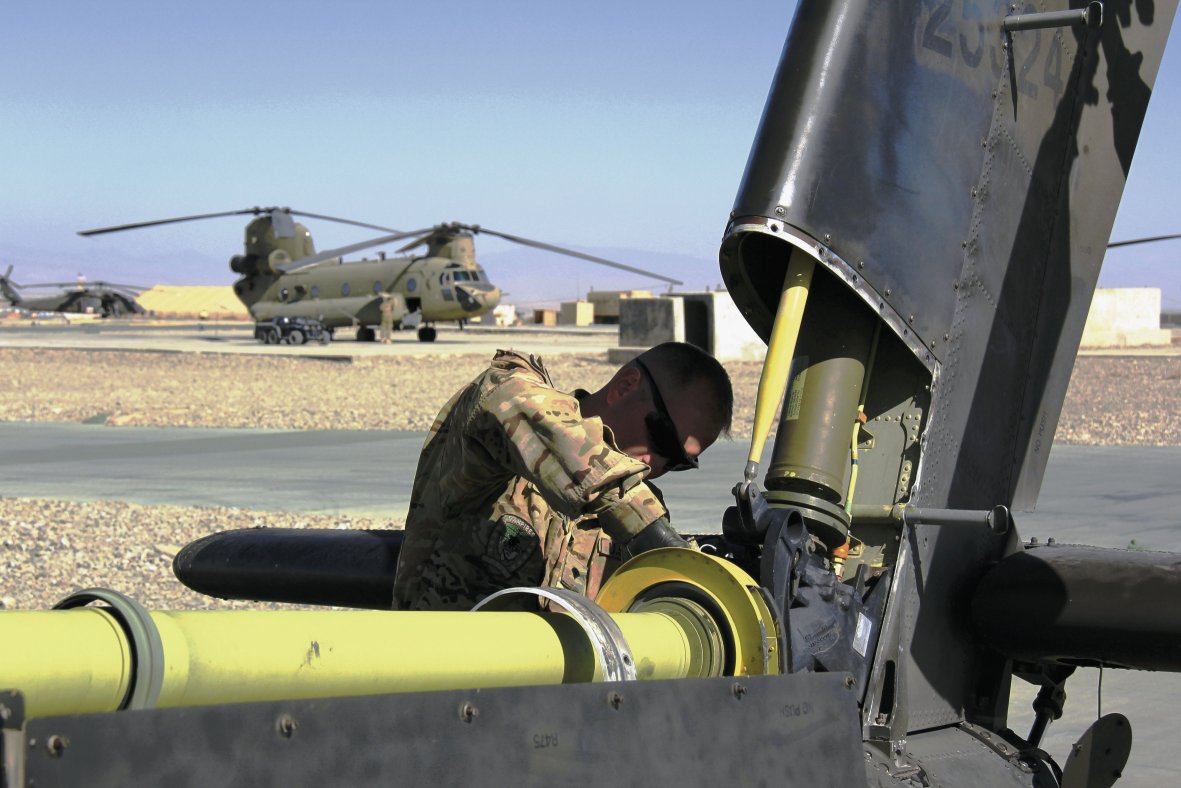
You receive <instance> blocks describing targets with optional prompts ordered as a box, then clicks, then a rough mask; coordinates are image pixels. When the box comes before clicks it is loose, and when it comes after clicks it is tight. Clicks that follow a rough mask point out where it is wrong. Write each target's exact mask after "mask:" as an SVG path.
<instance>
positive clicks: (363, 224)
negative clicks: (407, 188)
mask: <svg viewBox="0 0 1181 788" xmlns="http://www.w3.org/2000/svg"><path fill="white" fill-rule="evenodd" d="M289 213H290V214H291V215H292V216H307V217H308V218H310V219H323V220H325V221H329V222H337V223H339V224H351V225H352V226H354V227H364V228H365V229H367V230H381V231H382V232H383V233H400V232H402V231H401V230H395V229H394V228H393V227H382V226H381V225H380V224H368V223H366V222H354V221H353V220H352V219H341V218H339V217H336V216H324V215H323V214H319V213H308V212H307V211H289Z"/></svg>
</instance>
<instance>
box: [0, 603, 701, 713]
mask: <svg viewBox="0 0 1181 788" xmlns="http://www.w3.org/2000/svg"><path fill="white" fill-rule="evenodd" d="M151 616H152V620H153V621H154V622H155V624H156V627H157V629H158V630H159V632H160V639H161V641H162V643H163V652H164V665H165V667H164V681H163V686H162V687H161V690H160V695H159V698H158V700H157V702H156V706H157V707H170V706H195V705H206V704H214V703H230V702H245V701H261V700H280V699H297V698H316V697H339V696H348V695H363V694H370V693H392V692H414V691H421V690H434V689H462V688H469V687H472V688H474V687H506V686H523V685H531V684H557V683H562V682H575V681H590V680H592V679H597V678H601V677H600V676H599V671H598V669H597V663H596V660H595V657H594V653H593V651H592V648H591V646H590V643H589V641H588V639H587V636H586V634H585V633H584V632H583V631H582V629H581V628H580V627H579V625H578V624H577V622H575V621H574V620H573V619H572V618H571V617H569V616H567V615H564V614H560V613H553V614H537V613H498V612H483V611H482V612H478V613H456V612H440V613H435V612H391V611H318V610H317V611H299V610H292V611H241V610H230V611H186V612H155V613H152V614H151ZM612 617H613V618H614V619H615V621H616V623H617V624H618V625H619V627H620V629H621V630H622V632H623V635H624V638H625V639H626V640H627V642H628V645H629V646H630V648H631V651H632V654H633V656H634V658H635V664H636V668H637V673H638V674H639V678H643V679H649V678H652V679H657V678H681V677H685V676H686V675H688V671H689V669H690V664H691V663H692V661H693V655H692V654H691V653H690V652H691V641H690V638H689V637H688V636H687V635H686V632H685V630H684V629H683V628H682V626H681V625H680V624H678V623H677V621H676V620H675V619H674V618H672V617H670V616H667V615H664V614H662V613H625V614H614V615H613V616H612ZM0 642H3V643H4V644H5V647H4V648H3V649H0V686H2V687H3V688H5V689H18V690H20V691H21V692H22V693H24V695H25V703H26V713H27V714H28V716H30V717H44V716H52V715H59V714H76V713H83V712H95V711H112V710H115V709H117V708H119V706H120V705H121V703H122V702H123V699H124V698H125V696H126V695H127V694H128V691H129V689H130V685H131V681H132V664H131V663H132V660H131V647H130V645H129V643H128V640H127V637H126V635H125V634H124V632H123V630H122V628H121V627H120V626H119V625H118V623H117V622H116V621H115V620H114V619H113V618H112V617H111V615H110V614H108V613H107V612H106V611H105V610H103V609H101V608H78V609H73V610H47V611H6V612H3V613H0Z"/></svg>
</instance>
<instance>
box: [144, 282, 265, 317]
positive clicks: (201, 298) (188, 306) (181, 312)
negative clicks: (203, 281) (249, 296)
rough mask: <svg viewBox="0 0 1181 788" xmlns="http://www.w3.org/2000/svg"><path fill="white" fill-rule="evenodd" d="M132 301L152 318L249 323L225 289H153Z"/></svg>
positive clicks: (241, 307) (208, 287) (239, 304)
mask: <svg viewBox="0 0 1181 788" xmlns="http://www.w3.org/2000/svg"><path fill="white" fill-rule="evenodd" d="M135 300H136V301H138V302H139V305H140V306H142V307H143V308H144V309H145V310H147V312H148V313H149V314H154V315H155V316H156V317H181V318H201V317H205V318H209V319H218V320H249V319H250V313H249V312H247V311H246V307H245V306H243V305H242V302H241V301H239V300H238V296H236V295H234V289H233V288H232V287H229V286H225V287H214V286H209V285H185V286H181V285H156V286H155V287H153V288H152V289H150V290H145V291H144V292H142V293H140V294H139V295H138V296H137V297H136V299H135Z"/></svg>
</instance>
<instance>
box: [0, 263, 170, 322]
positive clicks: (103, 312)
mask: <svg viewBox="0 0 1181 788" xmlns="http://www.w3.org/2000/svg"><path fill="white" fill-rule="evenodd" d="M46 289H49V290H53V291H55V292H51V293H44V292H37V293H34V294H32V295H30V294H28V293H22V292H18V291H22V290H25V291H27V290H34V291H43V290H46ZM146 289H147V288H146V287H138V286H136V285H120V284H115V283H113V282H104V281H94V282H88V281H86V280H85V279H84V278H81V277H79V279H78V280H77V281H76V282H38V283H36V284H27V285H20V284H17V283H16V282H14V281H12V266H11V265H10V266H8V270H6V271H5V272H4V275H3V276H0V295H2V296H3V297H4V298H6V299H8V302H9V303H10V304H11V305H12V306H14V307H16V308H17V309H24V310H26V311H29V312H61V313H69V314H82V315H85V314H91V315H99V316H100V317H123V316H125V315H139V314H143V311H144V309H143V307H141V306H140V305H139V303H138V302H136V300H135V297H136V296H138V295H139V294H140V293H142V292H143V291H144V290H146Z"/></svg>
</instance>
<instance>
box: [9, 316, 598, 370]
mask: <svg viewBox="0 0 1181 788" xmlns="http://www.w3.org/2000/svg"><path fill="white" fill-rule="evenodd" d="M437 329H438V338H437V339H436V340H435V341H434V342H419V341H418V337H417V336H416V332H415V330H414V329H410V328H408V329H403V330H401V331H395V332H394V336H393V342H391V343H390V344H388V345H383V344H381V343H380V342H357V341H356V339H355V336H356V332H355V331H354V330H353V329H351V328H342V329H338V330H337V331H336V337H335V339H334V340H333V341H332V342H329V343H327V344H320V343H319V342H309V343H308V344H306V345H264V344H262V343H261V342H259V341H258V340H256V339H254V326H253V324H252V323H246V322H242V321H212V320H211V321H183V322H182V321H177V322H149V321H139V320H109V321H108V320H103V321H98V320H87V321H80V322H76V323H73V324H67V323H65V322H64V321H53V322H40V323H34V322H30V321H23V320H22V321H17V320H7V321H0V347H13V348H59V349H71V350H94V351H108V350H124V351H139V352H156V353H235V354H250V355H262V356H271V357H275V356H288V357H295V358H316V359H326V360H337V361H349V360H351V359H353V358H376V357H382V356H437V355H456V354H462V353H481V354H486V355H487V356H488V357H489V358H491V356H492V354H493V353H494V352H495V351H496V350H498V349H501V348H508V347H517V348H522V349H528V350H530V351H531V352H534V353H539V354H542V355H543V356H544V355H545V354H546V353H549V354H555V353H604V354H605V353H606V352H607V349H608V348H610V347H615V346H616V345H618V344H619V327H618V326H614V325H597V326H586V327H583V328H573V327H554V328H551V327H545V326H532V325H530V326H520V327H510V328H498V327H493V326H479V325H472V326H467V327H465V328H464V329H462V330H461V329H459V328H458V327H456V326H453V325H450V324H448V325H441V326H438V327H437Z"/></svg>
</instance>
